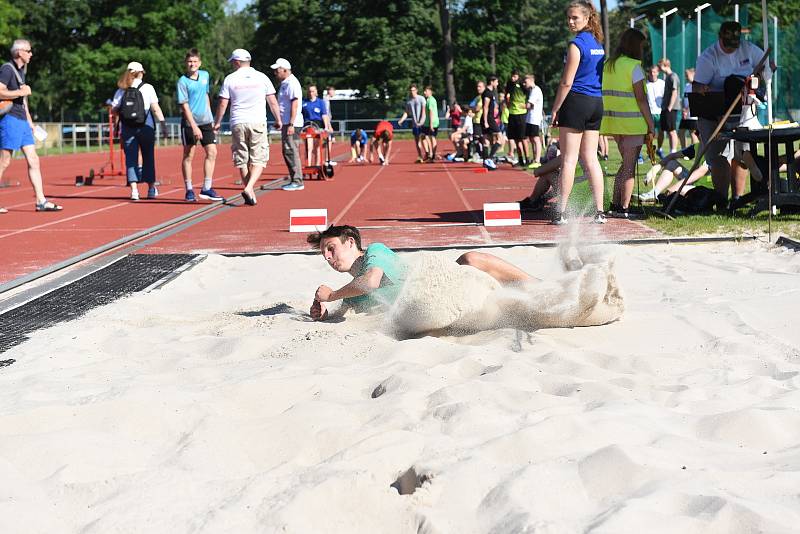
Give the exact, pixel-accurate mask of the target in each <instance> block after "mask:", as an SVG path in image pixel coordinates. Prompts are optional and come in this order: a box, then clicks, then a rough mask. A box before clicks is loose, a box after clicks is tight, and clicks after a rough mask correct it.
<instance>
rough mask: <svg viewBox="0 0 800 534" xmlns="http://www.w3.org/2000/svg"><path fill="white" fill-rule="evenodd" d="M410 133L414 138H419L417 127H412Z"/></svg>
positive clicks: (418, 128)
mask: <svg viewBox="0 0 800 534" xmlns="http://www.w3.org/2000/svg"><path fill="white" fill-rule="evenodd" d="M411 133H413V134H414V137H419V133H420V127H419V126H413V127H412V128H411Z"/></svg>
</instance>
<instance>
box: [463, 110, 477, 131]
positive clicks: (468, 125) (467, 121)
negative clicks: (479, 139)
mask: <svg viewBox="0 0 800 534" xmlns="http://www.w3.org/2000/svg"><path fill="white" fill-rule="evenodd" d="M463 128H464V135H472V134H473V133H474V132H475V129H474V128H473V126H472V117H470V116H469V115H467V116H466V117H464V125H463Z"/></svg>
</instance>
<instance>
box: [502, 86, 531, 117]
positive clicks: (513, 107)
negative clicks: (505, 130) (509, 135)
mask: <svg viewBox="0 0 800 534" xmlns="http://www.w3.org/2000/svg"><path fill="white" fill-rule="evenodd" d="M506 93H507V94H508V112H509V113H510V114H511V115H524V114H525V113H527V112H528V95H527V94H526V92H525V88H524V87H522V84H521V83H519V82H517V83H512V82H508V88H507V89H506Z"/></svg>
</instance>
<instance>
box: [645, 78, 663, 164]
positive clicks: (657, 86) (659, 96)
mask: <svg viewBox="0 0 800 534" xmlns="http://www.w3.org/2000/svg"><path fill="white" fill-rule="evenodd" d="M659 72H660V69H659V68H658V65H651V66H650V67H648V69H647V83H646V84H645V87H646V88H647V105H648V106H650V115H652V116H653V121H654V122H655V125H656V133H658V141H657V143H658V144H657V145H656V148H657V149H658V151H659V153H660V152H661V143H662V142H663V141H664V132H662V131H661V103H662V101H663V100H664V80H662V79H661V78H659V77H658V73H659ZM659 157H661V156H659Z"/></svg>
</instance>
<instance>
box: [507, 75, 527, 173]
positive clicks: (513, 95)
mask: <svg viewBox="0 0 800 534" xmlns="http://www.w3.org/2000/svg"><path fill="white" fill-rule="evenodd" d="M524 84H525V82H524V81H523V80H521V79H520V76H519V71H518V70H516V69H515V70H513V71H512V72H511V79H509V80H508V83H507V84H506V102H507V107H508V132H507V133H508V138H509V139H510V140H511V144H512V146H513V145H516V148H517V164H518V165H519V166H520V167H527V165H528V162H527V161H526V158H527V150H526V149H525V124H526V116H527V114H528V105H527V104H528V102H527V100H528V95H527V91H526V89H525V87H524Z"/></svg>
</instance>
